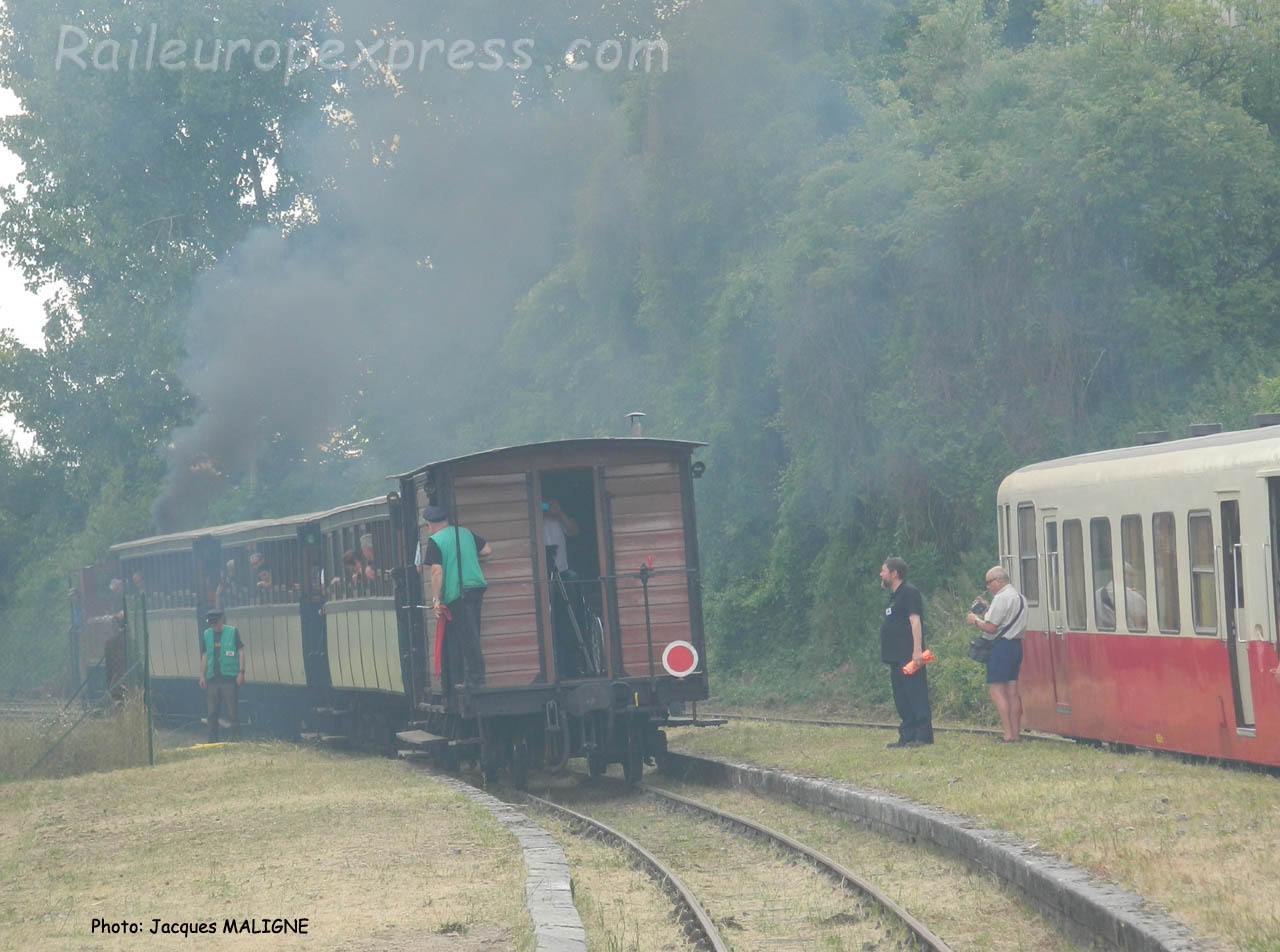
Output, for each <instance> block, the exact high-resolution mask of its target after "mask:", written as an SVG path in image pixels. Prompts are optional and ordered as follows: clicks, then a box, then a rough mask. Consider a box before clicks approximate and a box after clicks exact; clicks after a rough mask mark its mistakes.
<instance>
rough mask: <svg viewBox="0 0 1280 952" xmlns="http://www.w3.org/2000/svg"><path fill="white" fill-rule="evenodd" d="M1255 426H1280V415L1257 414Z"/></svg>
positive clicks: (1255, 415)
mask: <svg viewBox="0 0 1280 952" xmlns="http://www.w3.org/2000/svg"><path fill="white" fill-rule="evenodd" d="M1253 425H1254V426H1256V427H1259V428H1261V427H1264V426H1277V425H1280V413H1255V414H1254V415H1253Z"/></svg>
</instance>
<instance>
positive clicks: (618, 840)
mask: <svg viewBox="0 0 1280 952" xmlns="http://www.w3.org/2000/svg"><path fill="white" fill-rule="evenodd" d="M519 800H520V801H521V802H524V803H529V804H532V805H534V806H536V807H537V808H538V809H540V810H545V811H546V812H548V813H551V814H553V815H555V816H558V817H560V818H561V819H562V820H564V821H565V822H566V823H567V824H568V826H569V828H570V829H572V830H574V831H575V832H579V833H581V832H585V833H586V834H587V835H590V836H593V837H596V838H598V839H602V840H604V841H605V842H608V843H611V844H612V845H614V846H615V847H617V848H618V849H620V850H622V851H624V852H626V853H627V854H629V855H630V856H631V857H632V859H633V860H634V861H635V862H636V863H637V864H638V865H639V866H640V867H641V868H643V869H644V870H645V872H647V873H648V874H649V876H650V877H651V878H652V879H653V880H654V881H655V882H656V883H657V884H658V885H659V887H660V888H661V889H662V890H663V892H665V893H667V895H668V896H670V897H671V898H672V900H673V901H674V902H675V905H676V917H677V918H678V919H679V920H680V923H681V925H682V926H683V928H684V931H685V935H686V936H688V938H689V941H690V942H692V943H693V944H694V945H695V946H696V947H697V948H700V949H706V950H708V952H729V949H730V946H729V945H728V944H727V943H726V942H725V941H724V938H723V937H722V936H721V935H720V930H719V929H717V928H716V925H715V923H714V922H712V920H711V917H710V916H709V915H708V914H707V911H706V910H705V909H703V908H702V905H701V904H700V903H699V902H698V900H697V898H696V897H695V896H694V894H693V892H692V891H691V890H690V889H689V888H688V887H687V886H686V885H685V884H684V882H683V881H682V880H681V879H680V877H679V876H677V875H676V874H675V872H674V871H673V870H672V869H671V868H670V867H669V866H667V865H666V864H665V863H663V862H662V861H661V860H660V859H658V857H657V856H655V855H654V854H653V853H651V852H649V851H648V850H647V849H645V848H644V847H643V846H641V845H640V844H639V843H637V842H636V841H635V840H633V839H632V838H631V837H629V836H627V835H626V834H625V833H623V832H622V831H621V830H617V829H614V828H613V827H612V826H609V825H608V824H606V823H602V822H600V821H599V820H596V819H594V818H593V817H589V816H587V815H586V814H583V813H579V812H577V811H576V810H571V809H569V808H568V807H566V806H562V805H561V804H558V803H556V802H554V801H552V800H547V799H544V798H542V797H538V796H534V795H533V794H531V793H524V794H520V795H519Z"/></svg>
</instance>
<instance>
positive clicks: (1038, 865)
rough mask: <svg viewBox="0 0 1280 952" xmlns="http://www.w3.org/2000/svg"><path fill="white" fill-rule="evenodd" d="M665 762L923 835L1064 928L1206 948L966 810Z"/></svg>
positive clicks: (779, 776) (1134, 899)
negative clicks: (979, 824)
mask: <svg viewBox="0 0 1280 952" xmlns="http://www.w3.org/2000/svg"><path fill="white" fill-rule="evenodd" d="M668 757H669V764H670V769H671V770H672V771H673V772H681V773H683V774H684V775H685V776H689V777H693V778H702V779H706V780H709V781H711V782H714V783H723V784H727V785H730V786H736V787H742V788H745V789H748V790H753V791H756V792H758V793H761V794H763V795H765V796H768V797H772V798H774V799H780V800H790V801H792V802H795V803H798V804H800V805H802V806H805V807H810V808H814V807H816V808H818V809H822V810H826V811H828V812H831V813H834V814H836V815H838V816H840V817H843V818H845V819H849V820H853V821H855V822H857V823H859V824H862V825H864V826H867V827H869V828H870V829H872V830H874V831H876V832H878V833H884V834H887V835H889V836H893V837H895V838H897V839H902V840H906V841H909V842H919V843H927V844H930V845H933V846H935V847H937V848H938V849H940V850H942V851H944V852H947V853H949V854H951V855H953V856H957V857H959V858H961V859H963V860H965V861H967V862H968V863H970V864H971V865H973V866H975V867H977V868H978V869H981V870H983V871H986V872H988V873H990V874H992V875H993V876H995V877H996V878H997V879H998V880H1000V881H1001V882H1002V883H1005V884H1007V885H1009V886H1012V887H1014V888H1016V889H1017V890H1018V891H1019V892H1021V893H1022V894H1023V895H1024V896H1025V897H1027V899H1028V900H1029V901H1030V902H1031V903H1032V904H1033V905H1034V906H1036V908H1038V909H1039V910H1040V911H1041V912H1043V913H1044V914H1045V915H1047V916H1049V918H1050V919H1052V920H1053V921H1055V922H1057V923H1058V924H1059V925H1060V926H1061V927H1062V928H1063V929H1064V930H1065V931H1067V932H1068V933H1070V934H1072V935H1074V936H1076V937H1078V938H1081V939H1083V940H1085V941H1088V942H1101V943H1102V944H1103V945H1104V946H1105V947H1106V948H1109V949H1117V950H1123V952H1203V950H1208V949H1211V948H1213V947H1212V946H1211V945H1209V944H1207V943H1204V942H1202V941H1201V940H1198V939H1197V938H1196V937H1195V936H1194V935H1193V934H1192V933H1191V930H1190V929H1188V928H1187V927H1186V926H1184V925H1183V924H1182V923H1180V922H1178V921H1177V920H1175V919H1173V918H1172V917H1171V916H1169V915H1168V914H1167V913H1165V912H1164V911H1163V910H1161V909H1158V908H1155V907H1153V906H1151V905H1150V904H1149V903H1147V902H1146V900H1144V899H1143V898H1142V897H1141V896H1139V895H1137V894H1136V893H1132V892H1129V891H1128V890H1126V889H1121V888H1120V887H1118V886H1112V885H1108V884H1106V883H1102V882H1099V881H1098V880H1096V879H1094V878H1093V876H1092V875H1090V874H1089V873H1088V872H1087V871H1085V870H1083V869H1080V868H1078V867H1075V866H1071V865H1069V864H1067V863H1064V862H1063V861H1062V860H1060V859H1057V858H1056V857H1053V856H1048V855H1046V854H1043V853H1038V852H1036V851H1035V850H1033V849H1032V848H1031V847H1029V846H1028V845H1026V844H1025V843H1023V842H1021V841H1020V840H1018V839H1017V838H1015V837H1013V836H1010V835H1008V834H1005V833H1001V832H998V831H995V830H983V829H977V828H976V827H975V826H974V823H973V821H972V820H970V819H968V818H967V817H963V816H959V815H956V814H952V813H947V812H946V811H944V810H939V809H937V808H936V807H930V806H925V805H922V804H918V803H911V802H910V801H908V800H904V799H902V798H900V797H895V796H892V795H890V794H885V793H877V792H875V791H871V790H864V789H861V788H859V787H856V786H854V785H853V784H848V783H843V782H838V781H834V780H815V779H812V778H808V777H801V776H799V775H797V774H791V773H787V772H785V771H780V770H770V769H766V768H763V767H757V766H754V765H750V764H737V763H733V762H731V761H728V760H724V759H721V758H718V757H705V756H691V755H688V754H681V753H678V752H676V751H672V752H670V753H669V754H668Z"/></svg>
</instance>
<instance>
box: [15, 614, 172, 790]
mask: <svg viewBox="0 0 1280 952" xmlns="http://www.w3.org/2000/svg"><path fill="white" fill-rule="evenodd" d="M98 623H99V624H100V625H109V626H111V630H108V631H106V632H105V635H106V637H105V639H103V640H102V641H101V642H99V641H98V640H95V639H79V638H77V639H76V642H78V643H79V644H84V645H88V644H95V645H97V644H99V643H100V644H101V649H100V651H99V649H98V648H97V647H95V648H93V649H92V651H93V654H92V655H91V656H90V657H87V658H85V659H84V661H85V664H84V665H83V666H82V670H84V671H86V674H85V676H84V677H83V679H81V681H80V684H79V685H78V686H77V687H76V688H75V689H74V690H73V691H71V692H70V694H69V697H68V698H67V700H66V701H65V702H64V703H63V705H62V706H61V707H60V708H59V709H58V710H57V711H55V712H52V713H45V714H42V715H41V716H39V717H35V718H4V719H0V779H6V780H13V779H24V778H28V777H65V776H71V775H73V774H80V773H88V772H91V771H98V770H115V769H118V768H121V767H137V766H141V765H143V764H153V763H155V749H154V744H153V740H152V729H151V697H150V690H149V683H148V682H149V678H148V673H149V672H148V649H149V643H148V637H147V613H146V596H145V595H141V594H139V595H129V596H126V597H125V598H124V599H123V601H122V603H121V609H120V611H119V612H117V613H116V614H115V615H114V616H110V617H108V618H104V619H99V620H98ZM76 634H79V633H74V632H73V637H74V636H75V635H76ZM86 650H89V649H86Z"/></svg>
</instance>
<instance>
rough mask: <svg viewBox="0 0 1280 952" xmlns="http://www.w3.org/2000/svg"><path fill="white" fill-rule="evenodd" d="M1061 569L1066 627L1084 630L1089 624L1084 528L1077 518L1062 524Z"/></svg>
mask: <svg viewBox="0 0 1280 952" xmlns="http://www.w3.org/2000/svg"><path fill="white" fill-rule="evenodd" d="M1062 555H1063V559H1062V569H1063V575H1064V576H1065V584H1066V588H1067V627H1068V628H1072V629H1075V630H1076V631H1084V630H1085V629H1086V628H1087V627H1088V626H1089V616H1088V602H1087V600H1086V599H1085V579H1084V530H1083V529H1082V528H1081V526H1080V520H1079V519H1069V520H1067V521H1066V522H1064V523H1063V524H1062Z"/></svg>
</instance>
